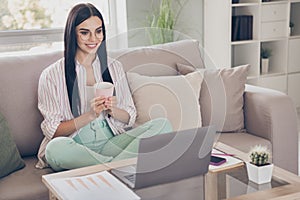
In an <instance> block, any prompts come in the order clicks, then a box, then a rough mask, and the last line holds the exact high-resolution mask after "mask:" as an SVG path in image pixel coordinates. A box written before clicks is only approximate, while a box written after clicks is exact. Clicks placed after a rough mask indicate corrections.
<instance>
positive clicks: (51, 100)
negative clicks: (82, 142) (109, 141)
mask: <svg viewBox="0 0 300 200" xmlns="http://www.w3.org/2000/svg"><path fill="white" fill-rule="evenodd" d="M92 66H93V69H94V76H95V79H96V82H101V81H103V80H102V76H101V69H100V60H99V58H98V57H97V58H96V59H95V61H94V63H93V64H92ZM108 66H109V71H110V74H111V77H112V79H113V82H114V86H115V92H116V97H117V101H118V105H117V106H118V107H119V108H121V109H124V110H126V111H127V112H128V113H129V115H130V121H129V123H128V124H124V123H122V122H120V121H118V120H115V119H114V118H112V117H111V118H108V117H107V116H105V118H106V120H107V122H108V124H109V126H110V128H111V130H112V131H113V133H114V134H115V135H118V134H121V133H123V132H124V131H125V130H124V129H125V128H127V127H131V126H132V125H133V124H134V122H135V119H136V109H135V107H134V103H133V100H132V96H131V93H130V89H129V86H128V83H127V78H126V75H125V73H124V70H123V67H122V64H121V63H120V62H118V61H116V60H112V59H108ZM76 73H77V78H78V87H79V95H80V98H81V99H87V93H86V89H85V88H86V87H85V86H86V70H85V68H84V67H83V66H81V65H80V63H79V62H76ZM88 106H89V105H87V102H86V101H81V108H82V109H81V113H84V111H85V108H86V107H88ZM38 108H39V110H40V111H41V113H42V115H43V117H44V121H43V122H42V124H41V129H42V131H43V134H44V135H45V138H44V140H43V141H42V143H41V146H40V149H39V153H38V158H39V163H38V164H37V167H39V168H43V167H45V166H47V164H46V162H45V160H44V156H45V148H46V145H47V144H48V142H49V141H50V140H51V138H52V137H53V135H54V133H55V131H56V129H57V127H58V126H59V124H60V122H61V121H67V120H71V119H73V118H74V117H73V115H72V112H71V109H70V104H69V100H68V95H67V87H66V84H65V70H64V58H62V59H60V60H58V61H57V62H55V63H54V64H52V65H50V66H49V67H48V68H46V69H45V70H44V71H43V72H42V74H41V76H40V80H39V87H38ZM77 132H78V131H77ZM77 132H74V133H73V134H71V135H70V137H73V136H75V135H76V133H77Z"/></svg>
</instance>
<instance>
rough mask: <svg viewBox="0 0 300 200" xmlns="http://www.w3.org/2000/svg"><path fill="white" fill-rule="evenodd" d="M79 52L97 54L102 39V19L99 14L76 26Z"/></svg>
mask: <svg viewBox="0 0 300 200" xmlns="http://www.w3.org/2000/svg"><path fill="white" fill-rule="evenodd" d="M76 39H77V45H78V48H77V52H76V53H77V54H81V55H88V54H94V55H95V54H96V52H97V50H98V48H99V46H100V44H101V42H102V40H103V30H102V21H101V19H100V18H99V17H97V16H92V17H90V18H88V19H87V20H85V21H83V22H82V23H81V24H79V25H78V26H77V27H76Z"/></svg>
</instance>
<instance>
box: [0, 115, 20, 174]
mask: <svg viewBox="0 0 300 200" xmlns="http://www.w3.org/2000/svg"><path fill="white" fill-rule="evenodd" d="M24 166H25V164H24V161H23V160H22V159H21V156H20V154H19V151H18V149H17V146H16V144H15V143H14V141H13V138H12V137H11V135H10V132H9V128H8V126H7V122H6V120H5V118H4V116H3V115H2V114H1V113H0V178H2V177H4V176H6V175H8V174H10V173H12V172H14V171H16V170H19V169H21V168H23V167H24Z"/></svg>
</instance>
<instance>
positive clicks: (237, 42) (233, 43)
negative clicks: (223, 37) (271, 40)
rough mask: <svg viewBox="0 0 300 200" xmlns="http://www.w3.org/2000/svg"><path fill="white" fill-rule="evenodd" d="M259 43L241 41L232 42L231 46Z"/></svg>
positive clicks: (256, 41) (255, 41)
mask: <svg viewBox="0 0 300 200" xmlns="http://www.w3.org/2000/svg"><path fill="white" fill-rule="evenodd" d="M258 42H259V40H241V41H234V42H231V45H241V44H252V43H258Z"/></svg>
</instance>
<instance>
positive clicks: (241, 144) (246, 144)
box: [218, 132, 272, 159]
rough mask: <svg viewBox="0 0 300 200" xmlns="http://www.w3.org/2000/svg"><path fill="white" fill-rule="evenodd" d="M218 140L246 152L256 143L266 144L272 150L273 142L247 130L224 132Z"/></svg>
mask: <svg viewBox="0 0 300 200" xmlns="http://www.w3.org/2000/svg"><path fill="white" fill-rule="evenodd" d="M218 141H220V142H222V143H224V144H227V145H228V146H232V147H234V148H236V149H238V150H240V151H242V152H245V153H248V152H249V151H250V149H251V148H252V147H254V146H255V145H262V146H266V147H268V149H270V151H271V152H272V144H271V142H270V141H269V140H267V139H264V138H262V137H258V136H255V135H253V134H249V133H246V132H245V133H242V132H239V133H222V134H220V137H219V140H218ZM271 159H272V158H271Z"/></svg>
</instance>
